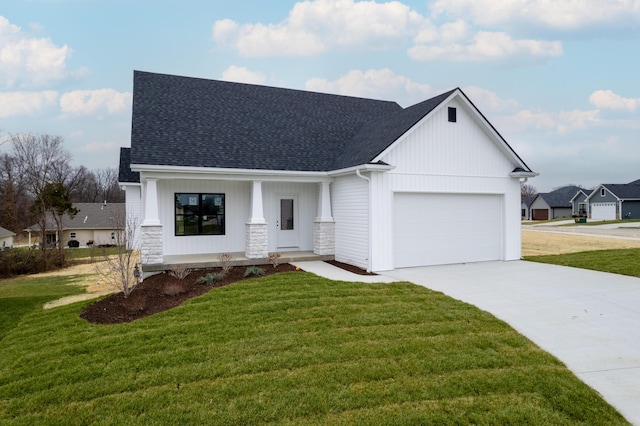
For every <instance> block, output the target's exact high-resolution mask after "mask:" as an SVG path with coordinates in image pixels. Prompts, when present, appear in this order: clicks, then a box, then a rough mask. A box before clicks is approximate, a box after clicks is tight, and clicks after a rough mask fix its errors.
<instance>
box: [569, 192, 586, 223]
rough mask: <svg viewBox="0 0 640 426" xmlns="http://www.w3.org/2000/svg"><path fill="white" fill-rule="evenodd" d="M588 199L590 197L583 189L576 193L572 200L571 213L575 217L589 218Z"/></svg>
mask: <svg viewBox="0 0 640 426" xmlns="http://www.w3.org/2000/svg"><path fill="white" fill-rule="evenodd" d="M588 197H589V196H588V195H587V194H586V193H585V192H584V190H582V189H580V190H579V191H578V192H576V195H574V196H573V198H572V199H571V212H572V214H573V215H575V216H579V217H587V214H588V213H589V200H587V198H588Z"/></svg>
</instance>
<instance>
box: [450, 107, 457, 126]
mask: <svg viewBox="0 0 640 426" xmlns="http://www.w3.org/2000/svg"><path fill="white" fill-rule="evenodd" d="M456 115H457V114H456V109H455V108H454V107H449V122H450V123H455V122H456V119H457V117H456Z"/></svg>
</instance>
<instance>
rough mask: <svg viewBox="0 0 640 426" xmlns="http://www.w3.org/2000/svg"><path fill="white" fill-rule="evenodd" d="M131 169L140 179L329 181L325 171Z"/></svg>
mask: <svg viewBox="0 0 640 426" xmlns="http://www.w3.org/2000/svg"><path fill="white" fill-rule="evenodd" d="M131 170H133V171H135V172H140V173H141V175H140V179H141V180H144V179H207V180H210V179H216V180H234V181H253V180H261V181H279V182H282V181H285V182H323V181H327V182H330V181H331V178H330V177H329V175H328V173H327V172H304V171H290V170H256V169H229V168H211V167H185V166H161V165H148V164H132V165H131Z"/></svg>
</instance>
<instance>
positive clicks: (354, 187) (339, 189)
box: [331, 175, 369, 269]
mask: <svg viewBox="0 0 640 426" xmlns="http://www.w3.org/2000/svg"><path fill="white" fill-rule="evenodd" d="M331 205H332V208H333V212H332V214H333V219H334V220H335V223H336V225H335V226H336V227H335V238H336V242H335V259H336V260H337V261H338V262H345V263H349V264H351V265H355V266H358V267H360V268H363V269H367V268H368V267H369V238H368V235H369V189H368V182H367V181H366V180H364V179H362V178H359V177H357V176H354V175H350V176H342V177H337V178H336V179H335V181H334V182H333V183H332V184H331Z"/></svg>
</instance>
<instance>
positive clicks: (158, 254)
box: [140, 179, 164, 264]
mask: <svg viewBox="0 0 640 426" xmlns="http://www.w3.org/2000/svg"><path fill="white" fill-rule="evenodd" d="M140 231H141V233H142V246H141V247H140V262H141V263H143V264H158V263H162V262H163V261H164V257H163V247H162V246H163V241H162V224H161V223H160V215H159V214H158V188H157V185H156V179H147V181H146V191H145V194H144V220H143V222H142V225H140Z"/></svg>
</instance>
